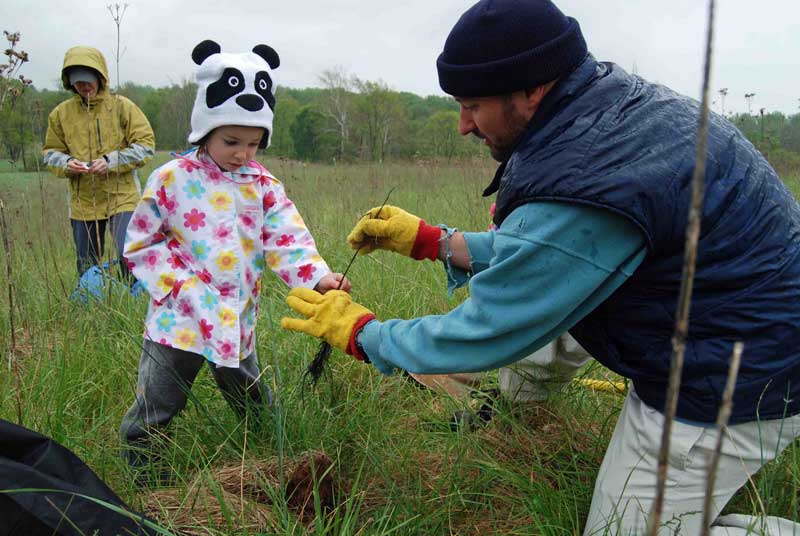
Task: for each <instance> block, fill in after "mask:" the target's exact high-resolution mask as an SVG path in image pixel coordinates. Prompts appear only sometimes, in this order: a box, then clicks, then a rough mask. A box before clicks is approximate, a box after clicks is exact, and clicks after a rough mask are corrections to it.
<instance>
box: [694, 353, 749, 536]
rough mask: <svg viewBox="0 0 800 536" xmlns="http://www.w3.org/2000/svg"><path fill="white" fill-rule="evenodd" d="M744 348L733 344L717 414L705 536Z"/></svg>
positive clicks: (707, 532)
mask: <svg viewBox="0 0 800 536" xmlns="http://www.w3.org/2000/svg"><path fill="white" fill-rule="evenodd" d="M742 350H744V344H743V343H742V342H736V343H735V344H734V345H733V354H732V355H731V364H730V367H729V368H728V381H727V382H726V383H725V391H724V392H723V393H722V405H721V406H720V408H719V414H718V415H717V444H716V446H715V447H714V452H713V454H712V455H711V458H710V459H709V461H708V479H707V480H706V498H705V501H704V502H703V536H708V535H709V534H710V530H711V523H712V522H713V521H714V519H712V518H711V516H712V512H711V508H712V503H713V501H714V484H715V483H716V481H717V468H718V467H719V455H720V452H722V441H723V439H724V436H725V431H726V430H727V429H728V419H730V417H731V406H733V390H734V389H735V388H736V377H737V376H738V375H739V363H740V362H741V360H742Z"/></svg>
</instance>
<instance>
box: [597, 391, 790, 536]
mask: <svg viewBox="0 0 800 536" xmlns="http://www.w3.org/2000/svg"><path fill="white" fill-rule="evenodd" d="M663 424H664V416H663V415H662V414H661V413H660V412H658V411H656V410H655V409H653V408H651V407H650V406H648V405H647V404H645V403H644V402H642V401H641V399H639V396H638V395H637V394H636V392H635V391H634V390H633V389H631V390H630V392H629V393H628V397H627V398H626V400H625V403H624V405H623V407H622V412H621V413H620V416H619V419H618V420H617V425H616V428H615V429H614V434H613V436H612V437H611V442H610V443H609V445H608V450H607V451H606V455H605V458H604V459H603V463H602V465H601V466H600V472H599V473H598V475H597V481H596V483H595V488H594V495H593V496H592V505H591V508H590V510H589V517H588V519H587V521H586V529H585V531H584V536H588V535H595V534H598V535H599V534H607V535H614V536H616V535H622V534H624V535H628V534H644V533H645V527H646V523H647V516H648V514H649V512H650V507H651V505H652V503H653V500H654V499H655V487H656V468H657V462H658V451H659V448H660V445H661V430H662V428H663ZM798 435H800V416H794V417H787V418H786V419H783V420H781V419H777V420H771V421H761V422H750V423H743V424H736V425H732V426H729V427H728V433H727V434H726V436H725V440H724V441H723V444H722V453H721V457H720V460H719V470H718V472H717V476H716V486H715V489H714V503H713V508H714V511H713V515H712V519H716V520H715V521H714V523H713V526H712V529H711V534H712V535H713V536H722V535H730V536H733V535H744V534H752V535H772V536H777V535H780V536H788V535H792V534H800V524H796V523H793V522H791V521H787V520H785V519H780V518H776V517H764V516H760V517H758V516H750V515H737V514H733V515H725V516H721V517H717V516H718V515H719V512H720V511H721V510H722V508H723V507H724V506H725V504H727V502H728V501H729V500H730V499H731V497H732V496H733V494H734V493H736V491H737V490H738V489H739V488H741V487H742V486H743V485H744V484H745V483H746V482H747V480H748V478H749V477H750V476H752V475H753V474H754V473H755V472H756V471H758V470H759V469H760V468H761V467H762V466H763V465H764V464H765V463H766V462H768V461H770V460H772V459H774V458H775V457H776V456H777V455H778V454H780V452H781V451H783V450H784V449H785V448H786V447H787V446H789V445H790V444H791V443H792V442H793V441H794V439H795V438H796V437H798ZM716 440H717V434H716V429H715V428H714V427H702V426H694V425H691V424H687V423H684V422H678V421H675V422H674V423H673V427H672V437H671V440H670V454H669V468H668V471H667V488H666V492H665V501H664V508H663V512H662V515H661V524H662V526H661V528H660V529H659V535H673V534H685V535H688V536H695V535H697V534H701V525H702V521H703V501H704V498H705V488H706V480H707V477H706V475H707V468H706V466H707V461H706V460H707V457H708V455H709V454H710V453H711V452H713V450H714V448H715V445H716Z"/></svg>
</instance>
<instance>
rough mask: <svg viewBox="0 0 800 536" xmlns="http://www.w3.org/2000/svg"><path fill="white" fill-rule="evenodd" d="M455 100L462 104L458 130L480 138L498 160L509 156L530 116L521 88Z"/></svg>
mask: <svg viewBox="0 0 800 536" xmlns="http://www.w3.org/2000/svg"><path fill="white" fill-rule="evenodd" d="M456 100H457V101H458V102H459V104H461V117H460V118H459V122H458V131H459V132H460V133H461V134H462V135H464V136H466V135H467V134H473V135H475V136H477V137H478V138H480V139H482V140H483V141H484V143H485V144H486V146H487V147H489V151H490V152H491V153H492V158H494V159H495V160H497V161H498V162H503V161H505V160H507V159H508V157H509V156H511V153H512V152H513V150H514V147H515V146H516V145H517V142H518V141H519V138H520V136H522V133H523V132H524V131H525V128H526V127H527V126H528V122H529V121H530V119H531V117H533V110H530V107H528V106H526V100H525V92H523V91H520V92H516V93H512V94H511V95H503V96H497V97H456Z"/></svg>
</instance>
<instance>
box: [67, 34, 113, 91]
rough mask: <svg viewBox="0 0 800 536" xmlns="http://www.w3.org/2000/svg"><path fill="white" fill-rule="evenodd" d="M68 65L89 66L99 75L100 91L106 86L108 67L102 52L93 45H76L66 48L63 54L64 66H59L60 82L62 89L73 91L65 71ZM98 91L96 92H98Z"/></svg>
mask: <svg viewBox="0 0 800 536" xmlns="http://www.w3.org/2000/svg"><path fill="white" fill-rule="evenodd" d="M70 67H90V68H92V69H94V70H95V71H97V73H98V74H99V75H100V91H99V92H101V91H104V90H106V89H107V88H108V67H107V66H106V59H105V57H103V53H102V52H100V51H99V50H97V49H96V48H93V47H87V46H77V47H72V48H70V49H69V50H67V52H66V54H64V66H63V67H62V68H61V83H62V84H63V85H64V89H66V90H67V91H72V92H73V93H75V89H74V88H73V87H72V84H70V83H69V76H68V75H67V71H68V70H69V68H70ZM99 92H98V93H99Z"/></svg>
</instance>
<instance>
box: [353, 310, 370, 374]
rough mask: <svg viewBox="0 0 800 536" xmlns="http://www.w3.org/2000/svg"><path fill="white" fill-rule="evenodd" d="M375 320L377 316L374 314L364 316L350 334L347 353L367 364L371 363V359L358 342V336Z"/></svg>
mask: <svg viewBox="0 0 800 536" xmlns="http://www.w3.org/2000/svg"><path fill="white" fill-rule="evenodd" d="M373 320H375V315H373V314H368V315H364V316H362V317H361V318H359V319H358V320H357V321H356V324H355V325H354V326H353V331H351V332H350V342H349V343H348V344H347V353H348V354H350V355H351V356H353V357H355V358H356V359H358V360H359V361H364V362H366V363H369V357H367V354H365V353H364V351H363V350H362V349H361V347H360V346H359V345H358V343H357V342H356V335H358V332H359V331H361V328H363V327H364V326H366V325H367V323H368V322H372V321H373Z"/></svg>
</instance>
